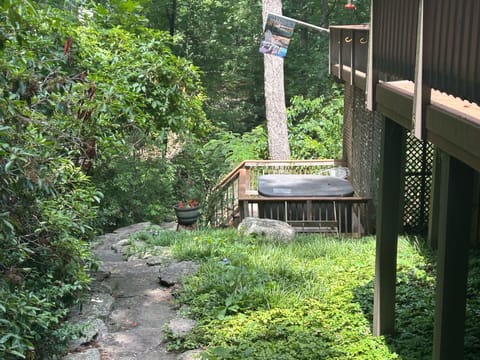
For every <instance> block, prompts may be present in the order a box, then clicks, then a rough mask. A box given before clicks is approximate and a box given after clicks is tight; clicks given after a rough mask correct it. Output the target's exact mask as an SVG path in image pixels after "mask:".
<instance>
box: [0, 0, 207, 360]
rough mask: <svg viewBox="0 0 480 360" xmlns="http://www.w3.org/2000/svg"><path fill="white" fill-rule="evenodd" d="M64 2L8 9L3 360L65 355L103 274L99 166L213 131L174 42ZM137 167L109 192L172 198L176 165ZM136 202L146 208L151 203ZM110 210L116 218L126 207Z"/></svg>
mask: <svg viewBox="0 0 480 360" xmlns="http://www.w3.org/2000/svg"><path fill="white" fill-rule="evenodd" d="M54 3H62V2H31V1H28V0H16V1H13V0H5V1H0V118H1V124H0V209H1V211H0V334H1V335H0V358H2V359H3V358H5V359H12V358H30V359H32V358H42V357H45V358H54V357H55V356H56V355H55V354H56V353H57V352H58V351H61V350H62V343H65V342H66V341H67V340H68V337H69V335H70V334H71V331H70V329H69V328H68V326H66V325H65V324H64V323H63V320H64V319H65V316H66V314H67V309H68V308H69V307H70V306H72V305H73V304H75V302H77V301H78V299H79V297H80V296H81V294H82V292H83V291H84V290H85V289H87V288H88V283H89V277H88V270H89V268H90V267H91V266H94V264H92V260H91V254H90V246H89V242H90V240H91V239H92V238H93V237H94V236H95V233H96V231H95V227H96V225H97V223H96V219H97V209H98V204H99V202H100V201H101V199H102V195H101V194H100V193H99V192H98V190H97V187H96V186H95V184H94V183H93V182H92V178H90V177H88V176H87V175H86V174H91V172H92V169H94V168H95V165H96V164H95V163H96V162H97V161H99V160H101V163H100V164H102V165H105V164H109V161H110V160H111V159H120V158H119V157H118V154H123V153H125V152H126V151H127V153H128V152H130V151H131V149H132V148H135V149H138V148H142V147H143V143H137V142H135V143H130V142H129V141H130V140H131V139H133V138H134V137H133V136H132V135H137V134H141V136H136V138H135V141H136V140H138V139H139V138H140V139H144V138H161V134H164V133H167V132H168V131H170V130H175V131H178V132H182V133H191V132H192V133H197V134H202V133H205V131H206V130H207V129H208V126H209V124H208V122H207V121H206V120H205V115H204V114H203V111H202V109H201V105H202V102H203V94H202V89H201V86H200V83H199V74H198V71H197V69H196V68H195V67H194V66H193V65H192V64H191V63H190V62H188V61H186V60H184V59H181V58H179V57H177V56H175V55H174V54H173V52H172V51H171V49H170V46H171V44H170V38H169V37H168V36H167V35H165V34H163V33H160V32H155V31H153V30H148V29H144V28H142V27H140V26H133V24H134V22H133V21H132V22H130V25H131V26H132V27H131V28H130V29H131V30H132V31H127V30H125V29H124V28H122V27H120V26H115V27H113V24H111V23H109V22H108V21H103V22H101V21H99V22H97V23H96V22H95V21H91V19H89V18H88V16H84V17H83V18H81V20H80V18H79V17H77V16H72V15H73V14H74V13H75V11H73V12H72V13H71V12H65V11H62V10H60V9H56V8H54V7H52V6H50V5H49V4H54ZM76 3H77V2H75V4H76ZM75 4H73V3H71V5H72V9H73V8H74V7H75ZM92 6H95V5H94V4H93V5H92ZM104 10H106V8H102V7H99V8H98V12H95V11H94V14H95V17H96V18H95V20H99V19H100V18H102V19H103V20H107V19H108V17H109V14H108V11H107V12H105V11H104ZM116 15H117V16H116V20H119V19H120V17H121V14H116ZM128 16H130V15H128ZM133 17H134V16H133ZM133 17H132V18H133ZM132 18H130V19H132ZM99 24H103V25H105V24H109V26H105V27H102V26H99ZM157 145H158V147H160V148H162V146H163V145H164V144H162V142H160V143H159V144H157ZM135 146H136V147H135ZM126 158H127V160H128V161H127V163H125V162H124V161H120V160H119V161H118V162H115V161H113V162H112V164H113V165H115V166H116V167H117V168H118V169H120V170H121V171H120V174H121V176H120V177H119V178H117V179H115V181H117V182H115V181H112V182H111V183H110V184H111V186H112V188H111V189H108V188H106V187H105V188H104V189H103V190H104V191H105V192H106V193H107V194H108V195H112V194H113V191H114V190H117V189H119V188H120V189H122V190H124V189H129V190H130V191H132V189H133V190H135V187H137V188H138V187H140V186H143V183H142V180H145V179H146V180H147V183H148V182H151V183H152V184H153V185H152V187H151V188H150V190H151V192H147V190H148V189H142V190H141V191H142V192H143V196H144V197H145V196H150V197H151V198H155V197H159V196H162V197H163V198H164V201H169V200H168V199H167V197H168V196H169V194H171V188H170V183H171V178H170V177H169V174H171V173H172V172H171V171H169V168H168V167H166V166H164V164H163V163H161V162H158V161H157V162H154V163H152V162H151V161H150V158H145V159H144V160H145V161H142V162H139V163H133V160H132V159H131V158H129V157H128V156H127V157H126ZM125 168H129V169H134V170H135V169H138V170H139V171H141V172H142V174H143V175H144V177H143V178H142V177H141V176H140V177H135V173H131V174H127V173H126V171H125ZM108 170H109V168H108V167H107V168H106V169H105V172H104V174H106V173H107V171H108ZM104 178H105V179H107V178H108V177H107V175H105V177H104ZM100 180H103V179H100ZM126 182H130V183H129V184H127V185H126V184H125V183H126ZM157 185H160V186H159V187H158V188H157ZM109 191H110V192H109ZM134 193H135V194H139V196H138V197H137V198H135V199H134V200H135V202H134V203H133V204H134V205H135V206H136V208H135V209H134V210H135V211H137V209H138V208H140V207H141V206H140V205H139V202H141V201H142V197H141V196H140V193H141V192H134ZM118 194H119V195H123V196H125V194H124V193H123V194H122V193H121V192H119V193H118ZM130 195H131V194H130ZM108 201H110V203H109V202H107V204H113V205H112V206H111V208H112V209H114V210H115V206H116V207H117V208H120V205H118V204H122V201H123V202H125V200H124V198H123V199H120V200H118V201H117V202H115V200H113V201H112V199H111V198H109V199H108ZM151 204H152V205H151V206H150V207H149V206H146V207H144V208H143V210H144V213H143V215H145V213H146V214H147V216H150V217H151V218H158V217H159V216H162V214H163V211H164V209H163V208H162V207H155V205H154V204H153V203H151ZM112 211H113V210H112ZM115 211H116V210H115ZM124 212H125V213H126V214H127V215H128V214H129V213H128V211H126V210H124ZM137 216H138V217H140V216H141V215H138V214H137V213H134V214H133V215H132V217H131V218H134V219H137ZM143 219H144V218H143ZM143 219H142V220H143Z"/></svg>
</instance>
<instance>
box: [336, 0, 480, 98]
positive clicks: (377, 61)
mask: <svg viewBox="0 0 480 360" xmlns="http://www.w3.org/2000/svg"><path fill="white" fill-rule="evenodd" d="M422 4H423V7H421V5H422ZM372 6H373V19H372V23H371V26H368V25H345V26H331V27H330V69H331V70H330V71H331V73H332V74H333V75H334V76H336V77H338V78H339V79H343V80H345V81H349V82H350V84H352V85H356V86H358V87H360V88H363V87H364V86H363V83H361V82H358V81H356V79H358V77H359V75H362V74H363V75H364V74H365V73H367V61H368V51H367V50H368V44H367V42H366V41H365V39H368V38H369V35H368V33H369V32H370V30H369V29H370V28H371V29H373V33H372V35H373V36H372V44H371V46H372V49H371V51H372V52H371V53H372V72H373V74H371V75H372V79H373V81H374V82H377V81H378V79H398V80H409V81H416V80H417V79H418V75H416V73H418V71H420V72H421V73H422V75H423V77H422V81H423V85H422V86H424V87H425V88H430V89H435V90H439V91H441V92H444V93H447V94H449V95H453V96H455V97H459V98H461V99H464V100H468V101H471V102H474V103H477V104H480V70H479V69H480V31H479V29H480V1H478V0H374V1H373V2H372ZM420 9H422V10H423V11H422V12H420V11H419V10H420ZM422 14H423V16H422ZM419 20H420V21H421V22H420V23H419ZM419 25H421V26H419ZM419 29H420V30H422V31H421V32H419V31H418V30H419ZM420 40H422V41H420ZM420 44H421V45H422V46H420ZM420 54H422V57H420ZM346 69H348V71H346V72H345V70H346ZM359 73H360V74H359Z"/></svg>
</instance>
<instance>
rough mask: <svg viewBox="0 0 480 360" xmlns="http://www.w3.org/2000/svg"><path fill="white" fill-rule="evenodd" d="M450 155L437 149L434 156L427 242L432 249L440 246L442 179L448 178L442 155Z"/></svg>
mask: <svg viewBox="0 0 480 360" xmlns="http://www.w3.org/2000/svg"><path fill="white" fill-rule="evenodd" d="M445 156H448V155H447V154H446V153H444V152H442V151H441V150H440V149H438V148H436V149H435V155H434V158H433V173H432V189H431V191H430V211H429V218H428V238H427V242H428V244H429V245H430V247H431V248H432V249H437V247H438V237H439V234H440V232H441V231H442V230H443V229H441V228H440V227H441V224H442V222H441V221H440V218H439V216H440V199H441V197H442V186H441V183H442V179H445V178H446V175H447V174H446V173H445V170H446V169H445V167H442V157H445Z"/></svg>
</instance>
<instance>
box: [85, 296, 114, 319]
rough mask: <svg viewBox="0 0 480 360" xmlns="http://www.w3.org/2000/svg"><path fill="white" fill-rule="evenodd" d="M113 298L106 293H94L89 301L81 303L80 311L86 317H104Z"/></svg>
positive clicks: (110, 306) (107, 313)
mask: <svg viewBox="0 0 480 360" xmlns="http://www.w3.org/2000/svg"><path fill="white" fill-rule="evenodd" d="M113 302H114V299H113V297H112V295H110V294H107V293H94V294H92V296H91V298H90V300H89V301H87V302H85V303H84V304H83V309H82V313H83V314H84V316H86V317H93V318H102V319H105V318H106V317H107V316H108V315H109V314H110V311H111V310H112V306H113Z"/></svg>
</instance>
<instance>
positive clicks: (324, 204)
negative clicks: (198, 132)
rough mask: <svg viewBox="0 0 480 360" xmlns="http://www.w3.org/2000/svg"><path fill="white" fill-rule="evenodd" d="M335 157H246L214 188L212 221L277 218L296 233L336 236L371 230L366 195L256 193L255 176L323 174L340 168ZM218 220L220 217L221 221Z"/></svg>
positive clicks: (256, 177)
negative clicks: (217, 199)
mask: <svg viewBox="0 0 480 360" xmlns="http://www.w3.org/2000/svg"><path fill="white" fill-rule="evenodd" d="M343 165H344V163H343V162H341V161H339V160H292V161H268V160H263V161H258V160H247V161H244V162H243V163H242V164H240V165H239V166H238V167H237V168H235V169H234V170H233V171H232V172H231V173H230V174H228V175H227V176H226V177H225V178H224V179H223V180H222V181H221V182H220V185H219V187H218V189H217V191H218V192H219V193H220V195H221V197H222V202H223V204H224V205H223V206H222V208H221V209H217V210H216V211H215V218H216V219H217V220H214V223H215V224H216V226H222V224H225V223H226V224H230V225H234V226H236V225H238V223H239V222H241V221H242V220H243V219H244V218H245V217H260V218H269V219H276V220H281V221H285V222H287V223H289V224H290V225H292V226H293V227H294V228H295V229H296V231H298V232H321V233H330V234H335V235H339V236H355V237H359V236H362V235H366V234H370V233H371V229H372V226H371V219H370V206H371V204H370V201H371V199H370V198H364V197H357V196H352V197H319V196H312V197H283V196H282V197H270V196H262V195H259V194H258V190H257V187H258V177H259V176H261V175H266V174H324V173H326V172H328V171H329V169H331V168H335V167H341V166H343ZM218 219H223V220H221V221H222V222H223V223H221V222H220V221H219V220H218Z"/></svg>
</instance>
